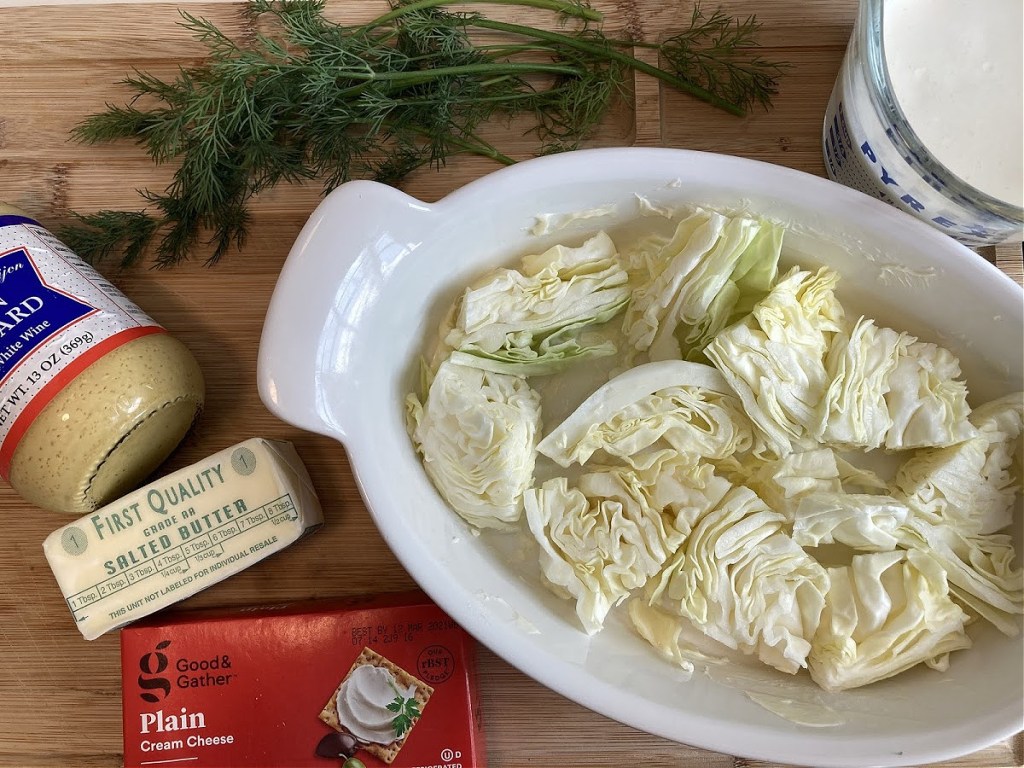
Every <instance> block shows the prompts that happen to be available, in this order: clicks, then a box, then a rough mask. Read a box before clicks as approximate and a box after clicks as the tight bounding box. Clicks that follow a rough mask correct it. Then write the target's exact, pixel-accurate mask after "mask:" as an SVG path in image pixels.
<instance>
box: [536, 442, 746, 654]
mask: <svg viewBox="0 0 1024 768" xmlns="http://www.w3.org/2000/svg"><path fill="white" fill-rule="evenodd" d="M728 487H729V483H728V482H727V481H726V480H724V479H722V478H719V477H716V476H715V475H714V472H713V470H712V468H711V467H710V466H709V465H706V464H705V465H694V464H693V463H692V462H690V461H688V460H686V459H685V458H683V457H680V456H677V455H674V454H673V452H672V451H662V452H660V453H658V454H656V455H654V456H653V457H652V460H651V461H649V462H648V463H647V464H646V465H645V466H644V467H643V468H640V469H635V468H631V467H610V468H607V469H602V470H600V471H596V472H589V473H586V474H583V475H582V476H581V477H580V478H579V481H578V483H577V486H576V487H575V488H573V487H570V486H569V481H568V480H567V479H566V478H564V477H557V478H553V479H551V480H549V481H547V482H545V483H544V484H543V485H542V486H541V487H539V488H532V489H530V490H528V491H527V492H526V494H525V496H524V504H525V508H526V520H527V523H528V524H529V527H530V532H531V533H532V534H533V537H534V538H535V539H536V540H537V542H538V544H539V545H540V565H541V572H542V574H543V576H544V581H545V583H546V584H547V585H548V586H549V587H550V588H551V589H552V591H554V592H555V593H556V594H559V595H561V596H563V597H568V598H570V599H574V600H575V601H576V614H577V616H578V617H579V620H580V623H581V624H582V625H583V628H584V629H585V630H586V631H587V633H588V634H593V633H595V632H597V631H598V630H600V629H601V626H602V625H603V623H604V619H605V616H606V615H607V614H608V612H609V611H610V610H611V609H612V608H613V607H614V606H615V605H618V604H619V603H620V602H622V601H623V600H624V599H625V598H626V597H627V596H628V595H629V593H630V592H631V591H632V590H634V589H638V588H640V587H642V586H643V585H644V584H645V583H646V582H647V580H648V579H649V578H650V577H652V576H654V575H655V574H657V573H658V571H659V570H660V569H661V567H662V565H663V564H664V563H665V561H666V560H667V559H668V558H669V557H670V556H671V555H672V553H673V552H675V550H676V549H677V548H678V547H679V545H680V544H681V543H682V541H683V540H684V539H685V537H686V536H687V534H688V533H689V532H690V529H691V526H692V525H693V523H694V521H695V520H697V519H698V518H699V517H700V516H702V515H703V514H704V513H705V512H706V511H707V510H708V509H710V508H711V507H713V506H714V505H715V504H717V503H718V501H719V499H721V498H722V496H723V495H724V494H725V492H726V491H727V490H728Z"/></svg>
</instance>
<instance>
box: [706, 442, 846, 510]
mask: <svg viewBox="0 0 1024 768" xmlns="http://www.w3.org/2000/svg"><path fill="white" fill-rule="evenodd" d="M716 466H717V467H718V469H719V471H720V472H721V473H722V474H723V475H724V476H725V477H727V478H728V479H729V480H730V481H731V482H732V483H733V484H735V485H745V486H747V487H748V488H750V489H751V490H753V491H754V492H755V493H756V494H757V495H758V496H760V497H761V499H762V500H763V501H764V502H765V503H766V504H767V505H768V506H769V507H770V508H771V509H773V510H775V511H776V512H779V513H781V514H782V515H783V516H784V517H785V519H786V521H787V522H792V521H793V518H794V517H795V515H796V509H797V505H798V504H799V502H800V499H801V498H803V497H804V496H806V495H807V494H811V493H827V492H839V491H841V490H842V489H843V488H842V484H841V480H840V473H839V465H838V463H837V458H836V455H835V453H833V452H832V449H831V448H813V449H811V450H807V451H799V452H797V453H791V454H789V455H788V456H784V457H783V458H781V459H779V458H771V459H759V458H757V457H754V456H748V457H743V458H742V459H738V458H736V457H735V456H730V457H728V458H727V459H726V460H724V461H720V462H717V463H716Z"/></svg>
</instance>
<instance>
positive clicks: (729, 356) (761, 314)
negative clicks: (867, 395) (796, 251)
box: [705, 268, 843, 456]
mask: <svg viewBox="0 0 1024 768" xmlns="http://www.w3.org/2000/svg"><path fill="white" fill-rule="evenodd" d="M838 281H839V275H837V274H836V273H835V272H833V271H831V270H829V269H827V268H822V269H820V270H818V271H817V272H813V273H812V272H805V271H801V270H800V269H798V268H794V269H793V270H791V271H790V272H789V273H788V274H786V275H785V276H784V277H783V278H782V279H781V280H780V281H779V282H778V283H777V284H776V285H775V287H774V288H773V289H772V291H771V293H769V294H768V295H767V296H766V297H765V298H764V299H762V300H761V301H760V302H758V304H757V305H756V306H755V307H754V309H753V311H752V312H751V314H749V315H748V316H747V317H746V318H744V319H743V320H742V321H740V322H738V323H736V324H735V325H733V326H730V327H729V328H727V329H725V330H724V331H722V332H721V333H719V334H718V335H717V336H715V338H714V339H713V340H712V341H711V343H710V344H709V345H708V346H707V348H706V349H705V354H706V355H707V356H708V358H710V360H711V362H712V363H714V365H715V367H716V368H718V370H719V371H721V372H722V375H723V376H725V379H726V381H728V382H729V385H730V386H731V387H732V388H733V390H735V391H736V393H737V394H738V395H739V397H740V400H742V402H743V407H744V410H746V412H747V415H748V416H749V417H750V419H751V420H752V421H753V422H754V424H755V426H757V428H758V429H759V430H760V431H761V432H762V433H763V434H764V436H765V439H766V440H767V442H768V447H769V448H770V449H771V450H772V451H774V452H775V453H776V454H777V455H778V456H785V455H786V454H788V453H792V452H793V451H794V450H801V449H806V448H813V447H816V442H815V440H814V433H815V431H816V425H817V422H818V404H819V403H821V402H822V401H823V400H824V398H825V394H826V391H827V388H828V385H829V377H828V373H827V371H826V370H825V354H826V352H827V351H828V349H829V345H830V344H831V343H832V338H833V336H835V334H836V333H838V332H839V331H840V330H841V329H842V322H843V308H842V306H840V304H839V302H838V301H837V300H836V297H835V292H834V289H835V286H836V283H837V282H838Z"/></svg>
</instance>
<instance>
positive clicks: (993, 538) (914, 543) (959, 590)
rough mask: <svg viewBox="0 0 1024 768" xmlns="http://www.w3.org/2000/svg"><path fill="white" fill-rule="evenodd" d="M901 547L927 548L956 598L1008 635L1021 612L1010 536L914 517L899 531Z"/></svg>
mask: <svg viewBox="0 0 1024 768" xmlns="http://www.w3.org/2000/svg"><path fill="white" fill-rule="evenodd" d="M898 535H899V538H900V546H902V547H904V548H906V549H911V550H919V551H921V552H926V553H927V554H928V555H929V556H930V557H931V558H933V559H934V560H935V561H936V562H937V563H938V564H939V565H940V566H941V567H942V569H943V570H944V571H945V573H946V578H947V579H948V580H949V583H950V591H951V592H952V593H953V594H954V595H955V596H956V598H957V600H958V601H960V602H961V603H963V604H964V605H966V606H968V607H970V608H971V610H972V611H974V612H975V613H977V614H978V615H979V616H981V617H982V618H983V619H986V620H987V621H989V622H991V623H992V624H993V625H995V626H996V628H998V629H999V631H1000V632H1003V633H1004V634H1006V635H1009V636H1011V637H1013V636H1015V635H1017V634H1018V633H1019V632H1020V629H1019V627H1018V621H1019V620H1018V619H1017V617H1018V616H1020V615H1021V614H1022V613H1024V571H1022V569H1021V568H1020V566H1017V565H1015V564H1014V560H1015V559H1016V552H1015V551H1014V548H1013V539H1012V537H1011V536H1010V535H1009V534H1005V533H988V534H980V533H972V532H970V531H969V530H963V529H958V528H957V527H956V526H955V525H952V524H949V523H940V524H933V523H929V522H927V521H926V520H924V519H923V518H921V517H918V516H917V515H911V517H910V519H908V520H907V522H906V523H905V524H904V525H903V526H902V527H901V528H900V529H899V531H898Z"/></svg>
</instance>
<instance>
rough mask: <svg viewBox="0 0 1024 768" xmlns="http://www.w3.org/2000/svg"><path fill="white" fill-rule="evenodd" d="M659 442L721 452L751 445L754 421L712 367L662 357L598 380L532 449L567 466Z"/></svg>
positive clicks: (696, 453) (707, 453)
mask: <svg viewBox="0 0 1024 768" xmlns="http://www.w3.org/2000/svg"><path fill="white" fill-rule="evenodd" d="M658 440H665V441H666V442H667V443H668V444H669V445H671V446H672V447H673V448H675V450H676V451H678V452H679V453H683V454H686V455H688V456H690V457H691V458H692V459H693V460H696V459H697V458H701V457H711V458H724V457H726V456H729V455H732V454H733V453H736V452H738V451H739V452H742V451H746V450H748V449H749V448H750V447H751V445H752V444H753V427H752V426H751V424H750V420H749V419H748V418H747V417H746V414H744V412H743V409H742V407H741V405H740V402H739V400H738V399H737V398H736V396H735V395H734V394H732V391H731V390H730V389H729V385H728V384H726V383H725V379H724V378H722V375H721V374H720V373H718V371H716V370H715V369H714V368H712V367H711V366H708V365H699V364H697V363H688V362H684V361H682V360H663V361H661V362H656V363H647V364H645V365H639V366H636V367H634V368H630V369H629V370H627V371H626V372H625V373H622V374H620V375H618V376H616V377H615V378H613V379H612V380H611V381H609V382H608V383H606V384H604V385H603V386H601V387H600V388H599V389H597V390H596V391H595V392H594V393H593V394H592V395H591V396H590V397H588V398H587V399H586V400H585V401H584V402H583V403H582V404H581V405H580V406H579V407H578V408H577V409H576V410H575V411H574V412H573V413H572V414H571V415H570V416H569V417H568V418H567V419H566V420H565V421H563V422H562V423H561V424H559V425H558V426H557V427H555V429H553V430H552V431H551V432H550V433H549V434H548V435H547V436H546V437H545V438H544V439H543V440H541V442H540V444H539V445H538V446H537V449H538V450H539V451H540V452H541V453H542V454H544V455H545V456H548V457H549V458H551V459H553V460H554V461H556V462H558V463H559V464H560V465H562V466H563V467H568V466H570V465H571V464H573V463H574V462H578V463H580V464H585V463H586V462H587V461H588V460H589V459H590V457H591V456H592V455H593V454H594V453H595V452H596V451H599V450H603V451H605V452H606V453H608V454H610V455H612V456H618V457H622V458H628V457H630V456H633V455H634V454H636V453H639V452H640V451H643V450H644V449H646V448H648V447H650V446H652V445H654V444H655V443H656V442H657V441H658Z"/></svg>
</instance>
